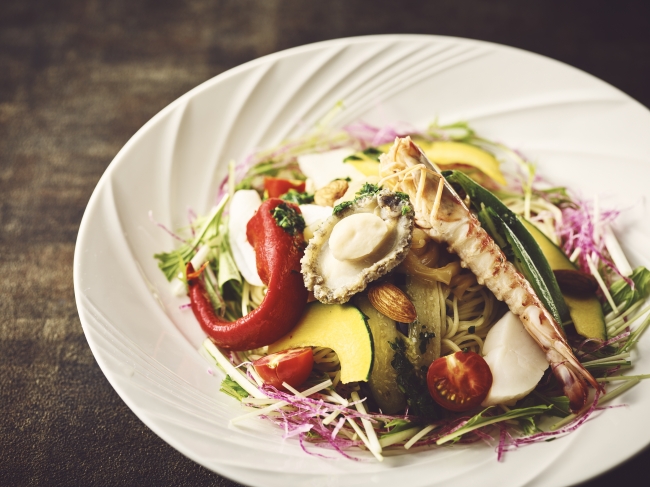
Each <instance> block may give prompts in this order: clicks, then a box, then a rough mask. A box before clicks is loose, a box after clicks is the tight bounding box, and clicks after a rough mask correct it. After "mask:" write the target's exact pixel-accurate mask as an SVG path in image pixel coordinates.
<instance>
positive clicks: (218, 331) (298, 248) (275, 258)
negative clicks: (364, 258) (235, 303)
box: [187, 198, 307, 351]
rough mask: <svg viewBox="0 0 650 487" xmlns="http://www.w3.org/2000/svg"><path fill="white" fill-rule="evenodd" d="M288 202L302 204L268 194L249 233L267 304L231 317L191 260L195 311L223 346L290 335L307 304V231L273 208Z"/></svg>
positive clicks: (240, 346) (245, 345)
mask: <svg viewBox="0 0 650 487" xmlns="http://www.w3.org/2000/svg"><path fill="white" fill-rule="evenodd" d="M280 204H285V205H287V206H291V207H292V208H294V209H296V210H297V211H298V213H300V209H299V208H298V206H296V205H294V204H292V203H287V202H286V201H282V200H280V199H277V198H271V199H268V200H266V201H265V202H264V203H262V205H261V206H260V207H259V209H258V210H257V213H255V215H254V216H253V218H251V219H250V221H249V222H248V225H247V227H246V237H247V238H248V241H249V242H250V243H251V245H252V246H253V248H254V249H255V256H256V258H257V272H258V273H259V275H260V278H261V279H262V282H264V283H265V284H266V285H267V286H268V290H267V292H266V296H265V297H264V301H262V304H260V306H259V307H258V308H256V309H254V310H253V311H251V312H250V313H248V314H247V315H246V316H244V317H242V318H240V319H238V320H236V321H226V320H224V319H223V318H221V317H220V316H218V315H217V314H216V313H215V312H214V309H213V307H212V303H211V302H210V298H209V297H208V294H207V292H206V290H205V287H204V285H203V282H202V281H201V280H200V279H199V278H198V277H194V276H192V274H193V273H194V268H193V267H192V264H191V263H189V264H187V275H188V276H190V277H189V278H188V284H189V295H190V300H191V302H192V311H193V312H194V316H196V319H197V320H198V321H199V323H200V324H201V327H202V328H203V331H205V332H206V333H207V334H208V336H209V337H210V338H212V340H213V341H214V343H215V344H216V345H218V346H219V347H222V348H225V349H228V350H237V351H239V350H250V349H253V348H259V347H263V346H265V345H269V344H271V343H273V342H275V341H276V340H278V339H279V338H281V337H282V336H284V335H286V334H287V333H288V332H289V331H290V330H291V329H292V328H293V327H294V326H295V325H296V323H298V320H300V318H301V316H302V313H303V311H304V309H305V305H306V304H307V289H306V288H305V284H304V283H303V279H302V274H301V273H300V259H301V258H302V255H303V252H304V248H305V240H304V237H303V235H302V232H300V231H298V232H295V235H291V234H290V233H289V232H287V231H286V230H284V229H283V228H281V227H279V226H278V224H277V223H276V221H275V218H274V217H273V215H272V214H271V213H272V211H273V209H274V208H275V207H276V206H278V205H280Z"/></svg>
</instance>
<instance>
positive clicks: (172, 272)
mask: <svg viewBox="0 0 650 487" xmlns="http://www.w3.org/2000/svg"><path fill="white" fill-rule="evenodd" d="M226 202H227V198H224V199H223V200H222V201H221V203H219V205H218V206H217V207H216V208H215V209H214V210H213V211H212V213H211V214H210V215H209V216H208V217H207V218H206V220H205V222H204V223H203V224H202V225H201V227H200V228H199V231H198V232H197V234H196V236H195V237H194V238H193V239H192V240H190V241H189V242H185V243H184V244H183V245H181V246H180V247H178V248H177V249H175V250H172V251H171V252H161V253H159V254H154V259H158V267H159V268H160V270H162V271H163V273H164V274H165V277H166V278H167V280H168V281H171V280H172V279H174V278H175V277H177V276H178V275H180V274H183V275H184V274H185V266H186V265H187V263H188V262H189V261H190V259H191V258H192V256H193V255H194V251H195V250H196V248H197V247H198V245H199V244H200V243H202V242H203V243H206V242H205V241H207V240H209V238H207V236H208V235H210V236H214V235H217V234H218V230H219V225H220V224H221V216H222V215H223V210H224V208H225V207H226Z"/></svg>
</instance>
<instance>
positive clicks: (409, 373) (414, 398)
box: [390, 338, 440, 420]
mask: <svg viewBox="0 0 650 487" xmlns="http://www.w3.org/2000/svg"><path fill="white" fill-rule="evenodd" d="M390 347H391V348H392V349H393V350H394V351H395V355H394V356H393V360H392V361H391V363H390V364H391V365H392V367H393V369H395V372H397V378H396V382H397V386H398V387H399V388H400V390H401V391H402V392H403V393H404V395H405V396H406V403H407V404H408V406H409V412H410V414H413V415H415V416H420V417H422V418H423V419H427V420H434V419H438V418H439V417H440V413H439V411H438V407H437V405H436V403H435V402H434V401H433V399H432V397H431V395H430V394H429V388H428V386H427V381H426V377H424V375H423V374H422V373H418V371H417V370H416V369H415V367H414V366H413V364H412V363H411V361H410V360H409V359H408V357H407V355H406V344H405V343H404V340H402V339H401V338H397V339H396V340H395V341H394V342H390ZM420 372H422V371H420Z"/></svg>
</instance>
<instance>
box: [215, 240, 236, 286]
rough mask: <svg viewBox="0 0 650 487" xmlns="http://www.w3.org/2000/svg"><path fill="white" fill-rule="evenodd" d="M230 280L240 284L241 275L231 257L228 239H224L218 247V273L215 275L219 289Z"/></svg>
mask: <svg viewBox="0 0 650 487" xmlns="http://www.w3.org/2000/svg"><path fill="white" fill-rule="evenodd" d="M230 280H233V281H237V282H241V274H240V273H239V269H238V268H237V264H235V259H234V258H233V256H232V252H231V250H230V244H229V243H228V239H227V238H224V239H223V240H222V241H221V245H220V246H219V272H218V274H217V281H218V285H219V288H220V289H222V288H223V285H224V284H225V283H226V282H228V281H230Z"/></svg>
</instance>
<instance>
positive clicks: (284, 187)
mask: <svg viewBox="0 0 650 487" xmlns="http://www.w3.org/2000/svg"><path fill="white" fill-rule="evenodd" d="M290 189H295V190H296V191H298V192H299V193H302V192H303V191H305V182H304V181H299V180H297V179H282V178H264V191H266V193H267V196H268V197H269V198H279V197H280V196H282V195H283V194H285V193H287V192H288V191H289V190H290Z"/></svg>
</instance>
